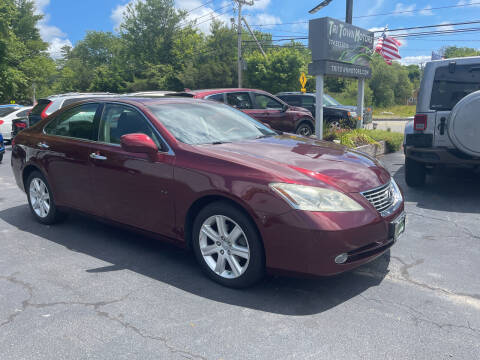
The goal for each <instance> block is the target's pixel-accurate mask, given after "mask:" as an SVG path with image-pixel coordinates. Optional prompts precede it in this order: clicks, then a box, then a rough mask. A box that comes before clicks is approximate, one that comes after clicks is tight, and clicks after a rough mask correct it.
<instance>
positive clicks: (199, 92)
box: [173, 88, 269, 96]
mask: <svg viewBox="0 0 480 360" xmlns="http://www.w3.org/2000/svg"><path fill="white" fill-rule="evenodd" d="M243 91H255V92H259V93H264V94H269V93H268V92H266V91H263V90H259V89H250V88H219V89H199V90H185V91H183V92H179V93H177V94H178V95H192V96H196V95H202V96H207V95H212V94H221V93H227V92H243ZM173 95H175V93H174V94H173Z"/></svg>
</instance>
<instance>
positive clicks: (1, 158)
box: [0, 154, 3, 163]
mask: <svg viewBox="0 0 480 360" xmlns="http://www.w3.org/2000/svg"><path fill="white" fill-rule="evenodd" d="M2 161H3V154H0V163H1V162H2Z"/></svg>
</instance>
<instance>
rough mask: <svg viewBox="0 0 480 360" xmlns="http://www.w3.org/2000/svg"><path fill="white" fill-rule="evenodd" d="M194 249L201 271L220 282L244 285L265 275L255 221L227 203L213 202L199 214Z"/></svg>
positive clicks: (196, 220)
mask: <svg viewBox="0 0 480 360" xmlns="http://www.w3.org/2000/svg"><path fill="white" fill-rule="evenodd" d="M219 225H220V226H219ZM192 248H193V250H194V253H195V257H196V258H197V261H198V263H199V265H200V267H201V268H202V270H203V271H204V272H205V273H206V274H207V276H208V277H209V278H211V279H212V280H214V281H215V282H217V283H219V284H221V285H224V286H228V287H232V288H245V287H249V286H252V285H253V284H255V283H257V282H258V281H260V280H261V279H262V278H263V276H264V272H265V260H264V259H265V255H264V250H263V244H262V240H261V238H260V235H259V234H258V231H257V229H256V227H255V224H254V223H253V222H252V220H251V219H250V218H249V217H248V216H247V215H246V214H245V213H244V212H243V211H241V210H239V209H237V208H236V207H235V206H233V205H231V204H229V203H228V202H223V201H219V202H215V203H211V204H209V205H207V206H206V207H204V208H203V209H202V210H201V211H200V212H199V213H198V215H197V217H196V218H195V221H194V224H193V231H192Z"/></svg>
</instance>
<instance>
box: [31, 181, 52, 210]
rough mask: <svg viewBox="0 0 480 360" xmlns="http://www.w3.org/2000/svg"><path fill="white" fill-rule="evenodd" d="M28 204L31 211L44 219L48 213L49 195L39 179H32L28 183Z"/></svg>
mask: <svg viewBox="0 0 480 360" xmlns="http://www.w3.org/2000/svg"><path fill="white" fill-rule="evenodd" d="M29 194H30V203H31V206H32V209H33V211H34V212H35V214H37V216H38V217H40V218H42V219H43V218H46V217H47V216H48V214H49V212H50V194H49V192H48V188H47V185H45V183H44V182H43V181H42V180H41V179H39V178H34V179H33V180H32V181H31V182H30V189H29Z"/></svg>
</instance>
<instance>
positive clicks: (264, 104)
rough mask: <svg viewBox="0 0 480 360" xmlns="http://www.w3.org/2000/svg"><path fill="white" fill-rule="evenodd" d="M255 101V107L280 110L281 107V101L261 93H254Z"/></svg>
mask: <svg viewBox="0 0 480 360" xmlns="http://www.w3.org/2000/svg"><path fill="white" fill-rule="evenodd" d="M255 102H256V103H257V109H275V110H281V109H282V108H283V105H282V103H280V102H278V101H277V100H275V99H274V98H271V97H270V96H267V95H263V94H255Z"/></svg>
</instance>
